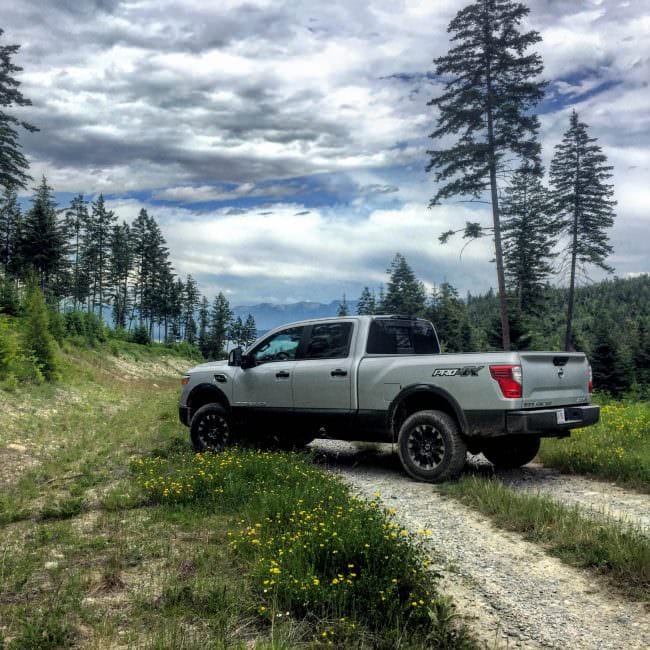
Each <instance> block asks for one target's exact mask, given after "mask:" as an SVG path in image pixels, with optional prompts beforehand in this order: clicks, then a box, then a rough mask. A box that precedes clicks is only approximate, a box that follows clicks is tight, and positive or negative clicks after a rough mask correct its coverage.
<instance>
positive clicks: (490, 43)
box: [427, 0, 544, 350]
mask: <svg viewBox="0 0 650 650" xmlns="http://www.w3.org/2000/svg"><path fill="white" fill-rule="evenodd" d="M528 13H529V9H528V8H527V7H526V6H525V5H523V4H522V3H520V2H513V1H512V0H476V1H475V2H472V3H471V4H469V5H468V6H467V7H465V8H464V9H461V10H460V11H459V12H458V13H457V14H456V16H455V17H454V19H453V20H452V21H451V23H450V24H449V28H448V32H449V33H451V34H452V36H451V40H452V41H453V42H455V45H454V46H453V47H452V48H451V49H450V50H449V52H448V53H447V54H446V55H445V56H443V57H440V58H438V59H436V60H435V61H434V63H435V65H436V74H437V75H439V76H440V77H442V78H443V79H444V80H445V89H444V92H443V93H442V95H440V97H437V98H435V99H433V100H431V101H430V102H429V105H431V106H435V107H436V108H437V109H438V110H439V116H438V123H437V128H436V130H435V131H434V132H433V133H432V134H431V137H432V138H433V139H434V140H438V139H439V138H448V137H449V135H450V134H457V135H458V140H457V141H456V143H455V144H453V145H452V146H451V147H449V148H447V149H437V150H432V151H429V152H428V153H429V154H430V156H431V159H430V162H429V164H428V166H427V171H430V170H435V180H436V182H437V183H441V185H440V187H439V188H438V191H437V192H436V194H435V196H434V197H433V199H432V200H431V205H432V206H433V205H437V204H438V203H440V201H442V200H444V199H448V198H451V197H454V196H471V197H473V198H474V199H479V198H480V197H482V196H483V194H484V193H485V192H486V191H487V190H489V191H490V201H491V204H492V233H493V236H494V249H495V260H496V268H497V280H498V287H499V305H500V314H501V330H502V342H503V348H504V349H505V350H508V349H509V348H510V333H509V324H508V307H507V303H506V283H505V274H504V266H503V249H502V243H501V221H500V217H501V214H500V210H499V184H498V179H499V178H500V177H502V176H503V174H504V173H506V172H507V171H509V166H510V161H509V159H510V158H512V157H514V158H519V159H523V160H530V161H535V163H534V164H537V160H538V158H539V154H540V145H539V143H538V140H537V132H538V130H539V121H538V119H537V117H536V116H535V115H534V114H533V113H532V109H533V108H534V107H535V106H536V105H537V103H538V102H539V101H540V100H541V99H542V97H543V95H544V83H543V82H541V81H539V80H538V77H539V75H540V74H541V72H542V69H543V66H542V60H541V57H540V56H539V55H538V54H536V53H526V52H527V50H528V48H530V47H531V46H533V45H535V44H536V43H538V42H539V41H540V40H541V37H540V35H539V34H538V33H537V32H535V31H528V32H522V31H520V26H521V23H522V22H523V20H524V19H525V18H526V16H527V15H528ZM465 230H466V234H467V235H468V236H476V235H477V234H480V232H481V228H480V226H479V225H478V224H468V226H467V227H466V229H465ZM449 234H450V233H445V234H444V235H443V236H442V238H441V240H442V241H444V240H445V239H446V238H447V237H448V236H449Z"/></svg>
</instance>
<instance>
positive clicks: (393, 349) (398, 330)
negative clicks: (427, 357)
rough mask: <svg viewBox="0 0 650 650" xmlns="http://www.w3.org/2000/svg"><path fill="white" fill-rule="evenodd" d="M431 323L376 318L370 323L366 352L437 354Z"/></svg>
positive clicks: (438, 349) (436, 344)
mask: <svg viewBox="0 0 650 650" xmlns="http://www.w3.org/2000/svg"><path fill="white" fill-rule="evenodd" d="M439 352H440V348H439V347H438V340H437V339H436V335H435V333H434V331H433V326H432V325H431V323H428V322H426V321H418V320H397V319H388V318H378V319H377V320H373V321H372V323H370V332H369V333H368V345H367V346H366V353H367V354H438V353H439Z"/></svg>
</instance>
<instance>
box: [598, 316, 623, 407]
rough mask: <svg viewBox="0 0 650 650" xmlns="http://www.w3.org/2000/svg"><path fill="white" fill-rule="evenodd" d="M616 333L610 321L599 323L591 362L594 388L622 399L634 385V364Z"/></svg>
mask: <svg viewBox="0 0 650 650" xmlns="http://www.w3.org/2000/svg"><path fill="white" fill-rule="evenodd" d="M615 331H616V328H615V327H614V324H613V323H612V322H610V321H608V319H606V318H602V319H601V320H600V321H599V322H598V324H597V325H596V331H595V343H594V346H593V349H592V351H591V359H590V361H591V368H592V371H593V377H594V388H595V389H596V390H600V391H605V392H608V393H611V394H612V395H614V396H615V397H620V396H621V395H623V393H625V392H626V391H628V390H629V389H630V387H631V385H632V364H631V360H630V358H629V356H628V355H627V354H626V351H625V350H624V349H623V348H622V346H621V342H620V340H619V337H617V336H616V334H615Z"/></svg>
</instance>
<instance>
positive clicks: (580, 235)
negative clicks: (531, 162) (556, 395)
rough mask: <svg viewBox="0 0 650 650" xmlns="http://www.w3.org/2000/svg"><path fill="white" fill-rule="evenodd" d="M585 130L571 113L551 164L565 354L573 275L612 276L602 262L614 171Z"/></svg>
mask: <svg viewBox="0 0 650 650" xmlns="http://www.w3.org/2000/svg"><path fill="white" fill-rule="evenodd" d="M587 128H588V127H587V125H586V124H585V123H584V122H581V121H580V120H579V119H578V114H577V113H576V112H575V111H573V112H572V113H571V118H570V124H569V128H568V130H567V131H566V132H565V134H564V137H563V138H562V142H561V143H560V144H558V145H556V147H555V154H554V156H553V160H552V161H551V186H552V189H553V209H554V211H555V213H556V216H557V219H558V225H559V228H560V229H561V232H562V233H563V234H564V235H565V236H566V237H567V238H568V245H567V247H566V249H565V256H566V258H567V259H568V263H569V298H568V304H567V323H566V333H565V337H564V343H565V349H566V350H570V349H571V329H572V327H573V307H574V298H575V286H576V279H577V274H578V272H580V271H584V269H585V267H586V266H587V265H589V264H593V265H595V266H598V267H600V268H601V269H604V270H605V271H610V272H611V271H612V270H613V269H612V268H611V267H610V266H609V265H608V264H607V263H606V262H605V260H606V259H607V256H608V255H609V254H610V253H611V252H612V247H611V246H610V244H609V236H608V234H607V232H606V230H607V228H610V227H611V226H612V224H613V223H614V206H615V205H616V201H614V200H613V199H612V196H613V194H614V188H613V186H612V185H609V184H608V183H607V181H608V180H609V179H610V178H611V177H612V174H611V170H612V167H610V166H608V165H606V164H605V163H606V161H607V158H606V157H605V155H604V154H603V153H602V149H601V148H600V146H598V145H597V144H596V142H597V140H596V138H590V137H589V134H588V132H587Z"/></svg>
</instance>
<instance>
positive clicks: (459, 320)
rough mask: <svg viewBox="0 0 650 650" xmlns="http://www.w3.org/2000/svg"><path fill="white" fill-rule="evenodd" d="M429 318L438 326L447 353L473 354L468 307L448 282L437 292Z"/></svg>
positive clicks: (434, 293)
mask: <svg viewBox="0 0 650 650" xmlns="http://www.w3.org/2000/svg"><path fill="white" fill-rule="evenodd" d="M427 316H428V317H429V319H430V320H431V321H432V322H433V324H434V325H435V326H436V331H437V332H438V337H439V338H440V341H441V343H442V346H443V349H444V351H445V352H471V351H472V347H473V346H472V331H471V328H470V324H469V318H468V314H467V305H465V303H464V302H463V301H462V300H461V299H460V298H459V297H458V291H457V290H456V289H455V288H454V287H453V286H452V285H451V284H449V283H448V282H443V283H442V284H441V285H440V288H439V289H438V290H435V291H434V292H433V295H432V299H431V307H430V308H429V310H428V313H427Z"/></svg>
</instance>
